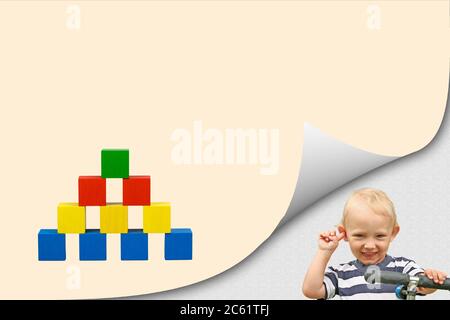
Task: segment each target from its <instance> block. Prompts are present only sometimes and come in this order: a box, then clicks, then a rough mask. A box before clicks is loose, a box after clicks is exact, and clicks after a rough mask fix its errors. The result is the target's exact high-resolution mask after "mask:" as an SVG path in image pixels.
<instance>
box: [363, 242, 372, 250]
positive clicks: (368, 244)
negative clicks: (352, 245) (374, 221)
mask: <svg viewBox="0 0 450 320" xmlns="http://www.w3.org/2000/svg"><path fill="white" fill-rule="evenodd" d="M364 247H365V248H366V249H375V243H374V242H373V241H367V242H366V243H365V244H364Z"/></svg>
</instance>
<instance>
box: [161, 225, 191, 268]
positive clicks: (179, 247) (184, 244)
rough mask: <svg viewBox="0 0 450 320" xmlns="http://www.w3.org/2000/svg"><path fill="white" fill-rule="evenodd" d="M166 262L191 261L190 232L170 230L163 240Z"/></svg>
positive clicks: (184, 229) (185, 229)
mask: <svg viewBox="0 0 450 320" xmlns="http://www.w3.org/2000/svg"><path fill="white" fill-rule="evenodd" d="M164 257H165V259H166V260H192V230H191V229H187V228H183V229H172V230H171V232H170V233H166V235H165V239H164Z"/></svg>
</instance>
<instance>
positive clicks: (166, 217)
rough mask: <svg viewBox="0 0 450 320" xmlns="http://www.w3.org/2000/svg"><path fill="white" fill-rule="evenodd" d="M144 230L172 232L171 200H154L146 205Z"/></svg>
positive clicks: (149, 231)
mask: <svg viewBox="0 0 450 320" xmlns="http://www.w3.org/2000/svg"><path fill="white" fill-rule="evenodd" d="M144 232H145V233H170V202H152V204H151V205H149V206H144Z"/></svg>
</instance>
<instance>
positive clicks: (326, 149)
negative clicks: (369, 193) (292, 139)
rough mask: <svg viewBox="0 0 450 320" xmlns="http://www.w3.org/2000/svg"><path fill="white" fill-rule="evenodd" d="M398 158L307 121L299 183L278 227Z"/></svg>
mask: <svg viewBox="0 0 450 320" xmlns="http://www.w3.org/2000/svg"><path fill="white" fill-rule="evenodd" d="M396 159H398V157H389V156H382V155H378V154H374V153H371V152H367V151H364V150H360V149H357V148H355V147H353V146H351V145H349V144H346V143H344V142H342V141H339V140H337V139H334V138H332V137H331V136H328V135H326V134H325V133H323V132H322V131H321V130H319V129H318V128H316V127H314V126H312V125H311V124H309V123H307V122H305V124H304V140H303V155H302V163H301V167H300V172H299V175H298V179H297V185H296V187H295V191H294V195H293V197H292V200H291V203H290V205H289V207H288V210H287V212H286V215H285V216H284V217H283V219H282V220H281V221H280V223H279V225H278V227H280V226H282V225H284V224H285V223H286V222H288V221H289V220H291V219H292V218H293V217H295V216H297V215H298V214H300V213H301V212H302V211H303V210H305V209H306V208H307V207H309V206H310V205H312V204H314V203H315V202H316V201H318V200H319V199H321V198H322V197H324V196H326V195H327V194H329V193H330V192H332V191H333V190H335V189H337V188H339V187H340V186H342V185H344V184H346V183H347V182H350V181H351V180H353V179H355V178H357V177H359V176H361V175H363V174H365V173H367V172H369V171H371V170H373V169H375V168H378V167H380V166H382V165H384V164H386V163H388V162H391V161H394V160H396Z"/></svg>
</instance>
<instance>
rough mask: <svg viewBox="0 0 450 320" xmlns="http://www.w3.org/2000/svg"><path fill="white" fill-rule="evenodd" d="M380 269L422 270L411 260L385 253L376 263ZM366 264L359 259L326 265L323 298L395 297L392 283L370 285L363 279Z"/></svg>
mask: <svg viewBox="0 0 450 320" xmlns="http://www.w3.org/2000/svg"><path fill="white" fill-rule="evenodd" d="M376 266H377V267H379V268H380V270H381V271H395V272H401V273H406V274H409V275H411V276H415V275H417V274H419V273H423V272H424V270H423V269H422V268H421V267H419V266H418V265H417V264H416V263H415V262H414V261H413V260H410V259H407V258H403V257H398V258H396V257H391V256H389V255H386V257H385V258H384V260H383V261H381V262H380V263H378V264H377V265H376ZM367 268H368V266H366V265H363V264H362V263H361V262H360V261H359V260H355V261H351V262H349V263H344V264H340V265H338V266H335V267H333V266H331V267H328V268H327V269H326V271H325V277H324V281H323V282H324V284H325V289H326V293H325V299H331V298H333V297H334V296H336V295H338V296H339V297H340V298H341V299H396V296H395V288H396V285H393V284H378V285H377V286H376V287H374V286H371V285H370V284H369V283H367V282H366V280H365V279H364V273H365V272H366V270H367Z"/></svg>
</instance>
